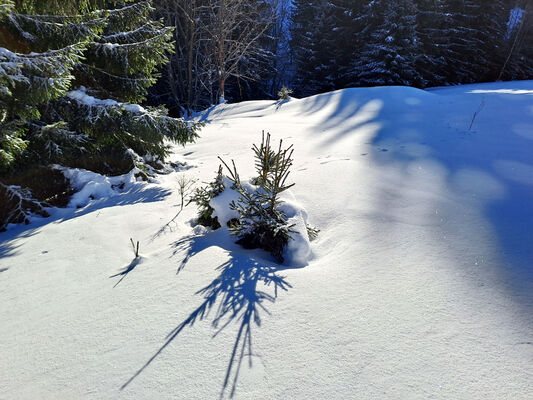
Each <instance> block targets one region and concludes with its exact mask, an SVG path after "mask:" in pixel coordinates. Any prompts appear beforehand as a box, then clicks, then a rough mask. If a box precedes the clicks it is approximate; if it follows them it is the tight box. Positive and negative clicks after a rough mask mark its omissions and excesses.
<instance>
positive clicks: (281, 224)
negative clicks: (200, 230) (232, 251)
mask: <svg viewBox="0 0 533 400" xmlns="http://www.w3.org/2000/svg"><path fill="white" fill-rule="evenodd" d="M282 145H283V142H282V141H281V140H280V142H279V147H278V150H277V151H275V150H274V149H272V147H271V146H270V134H269V133H267V134H266V136H265V134H264V132H263V136H262V140H261V144H260V145H259V146H256V145H254V146H253V151H254V155H255V164H256V171H257V173H258V176H257V177H256V178H255V179H254V183H255V184H256V185H257V188H256V190H249V188H247V187H245V186H244V185H243V184H242V183H241V181H240V178H239V175H238V173H237V169H236V167H235V164H234V163H233V168H230V167H229V166H228V165H227V164H226V163H225V162H224V161H223V160H222V162H223V163H224V165H225V166H226V168H227V170H228V172H229V174H230V177H229V178H230V179H231V181H232V182H233V187H234V189H235V190H236V191H237V192H238V193H239V200H238V201H237V202H232V203H231V204H230V207H231V209H232V210H235V211H237V212H238V213H239V219H238V221H234V222H233V223H232V224H231V226H230V230H231V233H232V234H234V235H236V236H238V238H239V240H237V243H238V244H240V245H242V246H243V247H245V248H249V249H254V248H261V249H263V250H266V251H268V252H269V253H270V254H271V255H272V256H273V257H274V258H275V259H276V261H277V262H279V263H283V261H284V259H283V250H284V248H285V247H286V245H287V243H288V242H289V240H291V234H292V233H296V232H295V231H294V230H292V225H289V224H288V220H287V216H286V215H285V213H284V212H283V211H282V210H281V209H280V205H281V203H282V201H281V200H280V195H281V193H283V192H284V191H286V190H287V189H289V188H291V187H292V186H294V183H292V184H288V183H287V179H288V177H289V174H290V168H291V166H292V163H293V159H292V154H293V149H292V145H291V146H289V147H288V148H286V149H283V148H282Z"/></svg>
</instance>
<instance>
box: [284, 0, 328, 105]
mask: <svg viewBox="0 0 533 400" xmlns="http://www.w3.org/2000/svg"><path fill="white" fill-rule="evenodd" d="M294 7H295V8H294V13H293V16H292V40H291V49H292V52H293V59H294V64H295V77H294V86H295V87H294V89H295V92H296V94H297V95H299V96H309V95H311V94H315V93H317V92H325V91H328V90H332V89H334V88H335V81H336V72H337V71H336V68H335V58H336V54H335V53H334V49H335V43H336V40H337V28H338V26H337V23H336V20H335V6H334V5H333V4H332V3H331V2H329V1H325V0H311V1H307V0H296V1H295V2H294Z"/></svg>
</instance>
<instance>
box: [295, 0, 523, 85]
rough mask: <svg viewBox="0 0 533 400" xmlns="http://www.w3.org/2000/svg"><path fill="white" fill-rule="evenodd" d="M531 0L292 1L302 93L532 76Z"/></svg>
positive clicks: (297, 67) (297, 77)
mask: <svg viewBox="0 0 533 400" xmlns="http://www.w3.org/2000/svg"><path fill="white" fill-rule="evenodd" d="M531 3H532V2H531V0H518V1H517V0H491V1H482V0H396V1H387V0H372V1H369V0H359V1H351V0H327V1H326V0H295V1H294V10H293V16H292V40H291V50H292V56H293V60H294V67H295V75H294V79H293V81H292V82H293V86H294V89H295V90H296V93H297V94H299V95H309V94H313V93H317V92H323V91H328V90H332V89H338V88H344V87H349V86H372V85H410V86H416V87H429V86H437V85H454V84H461V83H473V82H485V81H494V80H497V79H500V80H511V79H531V78H532V77H533V54H532V51H533V50H532V46H531V45H532V44H533V14H532V13H533V4H531Z"/></svg>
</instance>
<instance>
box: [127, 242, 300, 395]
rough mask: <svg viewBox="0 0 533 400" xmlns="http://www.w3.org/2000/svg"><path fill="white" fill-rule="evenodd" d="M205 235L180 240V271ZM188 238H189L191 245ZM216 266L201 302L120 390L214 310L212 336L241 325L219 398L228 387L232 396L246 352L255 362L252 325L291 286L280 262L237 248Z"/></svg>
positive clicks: (199, 291)
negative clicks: (262, 260) (183, 253)
mask: <svg viewBox="0 0 533 400" xmlns="http://www.w3.org/2000/svg"><path fill="white" fill-rule="evenodd" d="M203 239H204V238H203V237H202V236H192V237H189V238H185V239H183V240H181V241H180V242H179V244H178V247H179V248H181V249H186V251H187V255H186V257H185V260H184V262H183V263H182V265H181V266H180V269H179V270H178V272H179V271H180V270H182V269H183V267H184V265H185V263H186V262H187V260H189V259H190V257H191V256H192V255H194V254H197V253H198V252H199V251H200V248H206V247H204V246H203V245H204V244H205V243H203ZM187 241H189V245H188V247H187V243H186V242H187ZM184 246H185V247H184ZM216 270H217V271H218V275H217V276H216V278H215V279H213V281H212V282H211V283H210V284H209V285H207V286H205V287H204V288H202V289H200V290H198V291H197V292H196V294H197V295H200V296H202V298H203V301H202V302H201V303H200V305H199V306H198V307H197V308H196V309H194V310H193V311H192V312H191V313H190V314H189V316H188V317H187V318H185V320H183V321H182V322H181V323H180V324H179V325H177V326H176V327H175V328H174V329H173V330H172V331H171V332H170V333H169V334H168V335H167V337H166V338H165V342H164V343H163V345H162V346H161V347H160V348H159V350H157V351H156V352H155V354H154V355H153V356H152V357H151V358H150V359H149V360H148V361H147V362H146V363H145V364H144V365H143V366H142V367H141V368H140V369H139V370H138V371H137V372H136V373H135V374H134V375H133V376H132V377H131V378H130V379H129V380H128V381H127V382H126V383H125V384H124V385H123V386H122V387H121V390H122V389H124V388H126V386H128V385H129V384H130V383H131V382H132V381H133V380H134V379H135V378H136V377H137V376H139V375H140V374H141V373H142V372H143V371H144V370H145V369H146V368H147V367H148V366H149V365H150V364H151V363H152V362H153V361H154V360H155V359H156V358H157V356H159V354H161V352H162V351H163V350H164V349H165V348H166V347H167V346H168V345H169V344H170V343H172V341H173V340H174V339H176V337H177V336H178V335H179V334H180V333H181V332H182V331H183V330H184V329H185V328H186V327H192V326H193V325H194V323H195V322H197V321H202V320H204V319H207V318H208V317H209V316H210V314H211V313H212V312H213V311H214V315H213V319H212V321H211V325H212V327H213V328H214V330H215V332H214V334H213V337H215V336H217V335H218V334H219V333H220V332H221V331H222V330H224V329H225V328H226V327H228V326H229V325H230V324H232V323H236V324H237V326H238V329H237V335H236V338H235V341H234V344H233V347H232V349H231V353H230V357H229V360H228V366H227V369H226V374H225V376H224V381H223V385H222V389H221V392H220V398H223V397H224V395H225V393H227V391H229V396H230V397H233V395H234V394H235V389H236V386H237V382H238V378H239V373H240V370H241V366H242V363H243V361H244V359H245V357H246V356H247V357H248V362H249V365H250V367H251V366H252V356H253V349H252V344H253V342H252V331H253V327H254V326H257V327H259V326H261V314H262V313H266V314H268V315H270V312H269V311H268V309H267V307H266V306H267V304H268V303H274V302H275V301H276V298H277V296H278V293H279V291H280V290H282V291H287V290H288V289H289V288H291V287H292V286H291V285H290V284H289V283H288V282H287V281H286V279H285V277H283V276H281V275H279V271H280V267H279V266H277V265H275V264H272V265H268V263H267V262H265V263H264V264H263V263H259V262H258V261H256V260H255V259H253V258H250V257H249V256H248V255H246V254H239V253H238V252H234V251H230V252H229V259H228V260H227V261H226V262H224V263H223V264H222V265H220V266H218V267H217V269H216ZM215 306H216V307H215Z"/></svg>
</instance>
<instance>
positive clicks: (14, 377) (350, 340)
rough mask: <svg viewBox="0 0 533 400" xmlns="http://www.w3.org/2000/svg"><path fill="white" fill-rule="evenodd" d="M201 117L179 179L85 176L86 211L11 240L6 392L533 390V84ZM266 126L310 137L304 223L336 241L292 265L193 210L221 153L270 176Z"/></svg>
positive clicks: (492, 395)
mask: <svg viewBox="0 0 533 400" xmlns="http://www.w3.org/2000/svg"><path fill="white" fill-rule="evenodd" d="M198 118H199V119H201V120H203V121H206V122H208V124H207V125H206V127H205V128H204V129H203V130H202V132H201V138H200V139H199V140H198V142H197V143H196V144H193V145H188V146H186V147H185V148H181V147H177V148H176V150H175V154H174V156H173V157H174V159H173V161H176V162H181V163H184V165H185V167H184V168H183V169H182V170H181V171H178V172H175V173H171V174H169V175H165V176H159V177H158V178H157V179H158V180H159V182H158V183H144V182H137V181H136V180H135V179H134V177H133V175H132V176H124V177H122V178H121V179H120V180H117V181H115V178H103V177H99V176H97V175H90V174H89V173H86V172H83V171H81V172H80V171H70V172H68V173H69V174H70V175H69V176H70V177H71V178H72V179H73V182H74V183H75V185H76V187H77V189H78V190H80V192H79V194H78V195H75V196H74V197H73V199H72V203H71V206H72V207H70V208H67V209H62V210H51V213H52V217H50V218H48V219H41V218H34V219H33V220H32V223H31V224H30V225H28V226H23V225H19V226H10V227H9V229H8V231H7V232H5V233H0V257H1V259H0V271H1V272H0V296H1V297H0V298H1V299H2V301H0V316H1V318H2V323H1V324H0V398H1V399H37V398H38V399H215V398H229V397H231V396H233V397H234V398H238V399H513V400H514V399H532V398H533V383H532V382H533V82H532V81H526V82H514V83H496V84H485V85H472V86H459V87H452V88H443V89H433V90H429V91H421V90H417V89H412V88H405V87H388V88H370V89H348V90H341V91H337V92H332V93H327V94H322V95H317V96H314V97H310V98H306V99H301V100H297V99H291V100H290V101H287V102H284V103H282V104H278V103H276V102H272V101H255V102H246V103H240V104H224V105H221V106H217V107H214V108H212V109H210V110H208V111H206V112H205V113H203V114H201V115H200V116H199V117H198ZM262 130H265V131H267V132H270V133H271V135H272V143H273V144H274V145H277V142H278V140H279V139H283V143H284V144H286V145H290V144H294V149H295V151H294V166H293V168H292V172H291V175H290V177H289V181H290V182H295V183H296V185H295V186H294V187H292V188H291V189H290V191H289V192H287V193H284V195H285V197H284V200H285V205H284V207H286V210H287V212H288V215H290V216H291V217H292V218H295V221H296V222H297V223H298V224H300V225H299V230H303V228H302V225H301V224H304V222H305V221H306V220H307V222H308V223H309V225H310V226H315V227H317V228H319V229H320V230H321V232H320V233H319V236H318V238H317V239H316V240H314V241H312V242H310V244H309V241H308V238H307V237H304V236H301V235H300V236H299V237H298V238H297V240H295V241H294V242H292V241H291V246H293V247H291V248H290V249H289V250H288V252H289V254H293V255H294V257H293V259H292V261H290V262H286V265H277V264H275V263H274V262H273V261H272V259H271V257H270V255H268V254H267V253H265V252H262V251H259V250H245V249H243V248H241V247H240V246H239V245H237V244H235V243H234V240H235V239H234V238H233V237H231V236H230V235H229V233H228V229H227V228H226V227H224V228H221V229H218V230H216V231H209V230H207V229H205V228H203V227H194V226H193V224H192V221H193V219H194V218H195V215H196V209H195V207H194V205H192V204H190V205H188V206H186V207H184V208H183V210H180V208H181V207H180V203H181V200H180V198H179V195H178V178H179V177H183V176H184V177H186V178H187V179H193V180H196V183H195V185H196V186H198V185H200V184H202V182H211V181H212V180H213V179H214V178H215V176H216V171H217V169H218V164H219V161H218V160H217V156H221V157H222V158H223V159H224V160H226V161H227V162H230V160H231V159H234V160H235V164H236V166H237V169H238V171H239V174H240V175H241V176H242V177H246V178H248V177H252V176H254V167H253V166H254V162H253V153H252V151H251V147H252V144H253V143H256V144H258V143H260V141H261V131H262ZM228 197H231V193H230V192H228ZM229 200H230V199H229V198H228V199H224V198H220V199H217V200H216V202H220V204H222V203H223V202H224V201H229ZM217 204H218V203H217ZM220 204H219V205H220ZM214 205H215V208H217V210H218V212H220V214H219V215H220V217H221V219H224V220H225V219H228V218H231V215H230V214H229V213H228V212H227V209H225V208H224V207H223V204H222V205H220V207H218V206H217V205H216V204H214ZM224 210H226V211H224ZM225 213H227V215H223V214H225ZM130 238H132V240H133V241H134V242H137V241H139V253H140V254H139V257H138V258H136V257H135V255H134V253H133V251H132V245H131V243H130ZM297 265H298V266H300V268H294V267H295V266H297Z"/></svg>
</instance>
